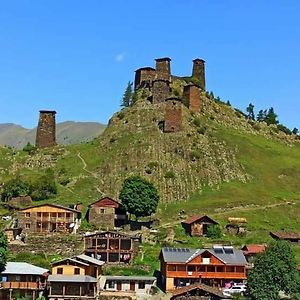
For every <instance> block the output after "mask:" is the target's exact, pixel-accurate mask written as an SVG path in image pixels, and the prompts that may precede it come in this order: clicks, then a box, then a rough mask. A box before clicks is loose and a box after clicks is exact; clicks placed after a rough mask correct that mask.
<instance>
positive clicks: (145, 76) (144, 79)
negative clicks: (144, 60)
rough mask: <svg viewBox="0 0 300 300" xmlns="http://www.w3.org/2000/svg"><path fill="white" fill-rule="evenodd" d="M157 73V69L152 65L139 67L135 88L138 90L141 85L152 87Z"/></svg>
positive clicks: (136, 73)
mask: <svg viewBox="0 0 300 300" xmlns="http://www.w3.org/2000/svg"><path fill="white" fill-rule="evenodd" d="M155 74H156V73H155V69H153V68H151V67H144V68H140V69H137V70H136V71H135V79H134V90H135V91H136V90H137V89H139V88H141V87H148V88H151V86H152V82H153V80H154V79H155Z"/></svg>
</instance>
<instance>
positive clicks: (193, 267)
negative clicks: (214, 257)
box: [187, 265, 196, 272]
mask: <svg viewBox="0 0 300 300" xmlns="http://www.w3.org/2000/svg"><path fill="white" fill-rule="evenodd" d="M187 270H188V272H194V271H196V266H191V265H189V266H188V267H187Z"/></svg>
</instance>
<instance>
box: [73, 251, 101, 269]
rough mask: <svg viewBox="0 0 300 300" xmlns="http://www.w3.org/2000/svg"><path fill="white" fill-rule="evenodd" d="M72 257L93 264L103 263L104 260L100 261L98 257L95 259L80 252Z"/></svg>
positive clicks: (99, 264)
mask: <svg viewBox="0 0 300 300" xmlns="http://www.w3.org/2000/svg"><path fill="white" fill-rule="evenodd" d="M73 259H76V260H77V259H80V260H83V261H85V262H89V263H91V264H94V265H98V266H102V265H104V264H105V262H104V261H101V260H99V259H96V258H93V257H90V256H88V255H85V254H80V255H77V256H75V257H73Z"/></svg>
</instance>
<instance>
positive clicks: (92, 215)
mask: <svg viewBox="0 0 300 300" xmlns="http://www.w3.org/2000/svg"><path fill="white" fill-rule="evenodd" d="M101 209H104V210H105V212H104V213H101ZM89 223H90V224H93V225H95V226H97V227H99V228H104V229H107V228H109V229H111V228H114V226H115V209H114V208H111V207H105V208H101V207H91V208H89Z"/></svg>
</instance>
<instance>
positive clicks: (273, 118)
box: [265, 107, 279, 125]
mask: <svg viewBox="0 0 300 300" xmlns="http://www.w3.org/2000/svg"><path fill="white" fill-rule="evenodd" d="M277 117H278V116H277V115H276V114H275V112H274V108H273V107H270V108H269V110H268V112H267V114H266V118H265V122H266V123H267V124H268V125H271V124H278V123H279V121H278V120H277Z"/></svg>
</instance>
